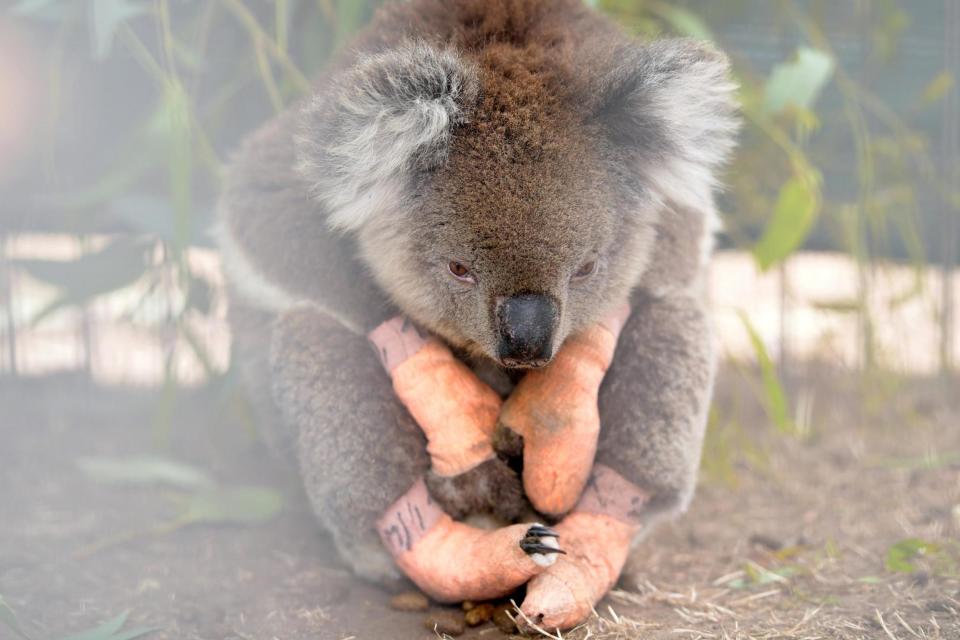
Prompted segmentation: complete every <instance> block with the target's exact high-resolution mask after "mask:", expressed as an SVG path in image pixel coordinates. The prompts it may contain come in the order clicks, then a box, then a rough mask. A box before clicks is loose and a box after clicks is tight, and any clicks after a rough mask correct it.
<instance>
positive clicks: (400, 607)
mask: <svg viewBox="0 0 960 640" xmlns="http://www.w3.org/2000/svg"><path fill="white" fill-rule="evenodd" d="M390 608H391V609H394V610H396V611H426V610H427V609H429V608H430V601H429V600H427V596H425V595H423V594H422V593H420V592H419V591H404V592H403V593H398V594H397V595H395V596H393V597H392V598H390Z"/></svg>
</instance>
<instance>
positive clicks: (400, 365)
mask: <svg viewBox="0 0 960 640" xmlns="http://www.w3.org/2000/svg"><path fill="white" fill-rule="evenodd" d="M368 337H369V338H370V341H371V342H372V343H373V345H374V347H375V348H376V350H377V353H378V354H379V356H380V361H381V362H382V363H383V366H384V368H385V369H386V370H387V372H388V373H389V374H390V377H391V379H392V380H393V389H394V392H395V393H396V394H397V397H398V398H399V399H400V401H401V402H403V404H404V406H406V407H407V410H408V411H409V412H410V415H411V416H413V419H414V420H415V421H416V422H417V424H418V425H420V428H421V429H422V430H423V433H424V435H425V436H426V437H427V452H428V453H429V454H430V459H431V462H432V466H433V471H434V473H436V474H437V475H440V476H444V477H452V476H456V475H459V474H461V473H464V472H466V471H469V470H470V469H472V468H474V467H476V466H477V465H479V464H481V463H482V462H484V461H486V460H489V459H491V458H493V457H494V451H493V447H492V446H491V444H490V441H491V437H492V435H493V430H494V428H495V427H496V424H497V416H498V415H499V413H500V407H501V405H502V400H501V399H500V396H499V395H497V393H496V392H495V391H494V390H493V389H491V388H490V387H488V386H487V385H486V384H484V383H483V382H482V381H481V380H480V379H479V378H477V376H476V375H474V373H473V372H472V371H470V369H468V368H467V366H466V365H465V364H463V363H462V362H461V361H459V360H457V359H456V358H455V357H454V355H453V354H452V353H451V352H450V349H448V348H447V347H446V346H445V345H444V344H443V343H441V342H440V341H439V340H437V339H436V338H433V337H431V336H427V335H423V334H421V333H420V332H419V331H418V330H417V328H416V327H415V326H414V325H413V324H411V323H410V322H408V321H406V320H405V319H404V318H401V317H396V318H393V319H391V320H388V321H386V322H384V323H383V324H381V325H380V326H378V327H377V328H376V329H374V330H373V331H371V332H370V334H369V336H368Z"/></svg>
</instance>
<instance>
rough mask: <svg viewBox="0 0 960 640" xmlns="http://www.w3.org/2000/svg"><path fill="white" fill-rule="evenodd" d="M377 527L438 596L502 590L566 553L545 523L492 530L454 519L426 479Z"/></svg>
mask: <svg viewBox="0 0 960 640" xmlns="http://www.w3.org/2000/svg"><path fill="white" fill-rule="evenodd" d="M377 528H378V531H379V533H380V539H381V540H382V541H383V544H384V546H385V547H386V548H387V549H388V550H389V551H390V553H391V554H392V555H393V558H394V561H395V562H396V563H397V566H398V567H400V569H401V570H402V571H403V572H404V573H405V574H406V575H407V577H409V578H410V579H411V580H412V581H413V582H414V583H415V584H416V585H417V586H418V587H419V588H420V589H421V590H423V592H424V593H426V594H427V595H429V596H430V597H431V598H433V599H434V600H436V601H438V602H460V601H463V600H486V599H490V598H496V597H500V596H503V595H505V594H507V593H510V592H511V591H513V590H514V589H516V588H517V587H518V586H520V585H521V584H524V583H525V582H527V581H528V580H529V579H530V578H531V577H533V576H535V575H537V574H539V573H541V572H542V571H544V570H545V569H547V568H548V567H550V566H552V565H553V564H554V563H555V562H556V559H557V557H558V556H560V555H562V554H563V553H564V551H563V550H561V549H560V544H559V541H558V535H557V533H556V532H555V531H554V530H553V529H550V528H549V527H545V526H543V525H541V524H536V523H535V524H518V525H512V526H509V527H503V528H501V529H495V530H491V531H488V530H484V529H477V528H474V527H471V526H468V525H465V524H463V523H460V522H456V521H454V520H453V519H452V518H450V516H448V515H447V514H445V513H444V512H443V511H442V510H441V509H440V508H439V506H438V505H437V504H436V503H435V502H433V501H432V500H431V499H430V495H429V493H428V492H427V487H426V485H425V483H424V482H423V480H422V479H421V480H418V481H417V482H416V483H415V484H414V485H413V487H412V488H411V489H410V490H409V491H408V492H407V493H406V494H404V495H403V496H402V497H401V498H400V499H399V500H397V501H396V502H395V503H394V504H393V505H391V506H390V508H389V509H387V511H386V512H385V513H384V515H383V517H382V518H381V519H380V521H379V522H378V523H377Z"/></svg>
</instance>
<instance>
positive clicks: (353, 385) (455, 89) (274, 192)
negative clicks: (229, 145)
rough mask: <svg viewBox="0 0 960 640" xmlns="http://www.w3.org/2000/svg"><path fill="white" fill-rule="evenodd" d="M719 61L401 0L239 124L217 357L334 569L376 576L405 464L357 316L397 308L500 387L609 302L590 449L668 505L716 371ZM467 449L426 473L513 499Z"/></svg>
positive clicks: (723, 151)
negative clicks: (231, 371)
mask: <svg viewBox="0 0 960 640" xmlns="http://www.w3.org/2000/svg"><path fill="white" fill-rule="evenodd" d="M728 72H729V69H728V63H727V61H726V59H725V58H724V56H723V55H722V54H720V53H718V52H717V51H715V50H713V49H712V48H710V47H709V46H706V45H704V44H702V43H697V42H692V41H686V40H663V41H656V42H651V43H642V42H638V41H636V40H634V39H632V38H631V37H629V36H627V35H626V34H624V33H623V32H622V31H621V30H620V29H619V28H618V27H617V26H616V25H614V24H613V23H612V22H611V21H609V20H608V19H606V18H605V17H603V16H601V15H600V14H598V13H596V12H595V11H593V10H591V9H589V8H588V7H586V6H584V4H583V3H582V2H581V1H580V0H407V1H403V2H394V3H392V4H388V5H386V6H384V7H382V8H381V9H380V10H379V11H378V12H377V14H376V16H375V17H374V19H373V21H372V23H371V24H370V25H369V26H368V27H367V28H366V30H365V31H363V32H362V33H361V34H359V35H358V36H357V38H356V39H355V40H354V41H353V43H352V44H351V46H349V47H348V48H347V49H346V50H345V51H344V52H343V53H342V54H340V56H339V58H338V59H337V60H336V61H335V62H334V63H333V64H332V66H331V67H330V68H329V70H328V71H326V72H325V73H324V74H323V76H322V77H320V78H319V79H318V80H317V82H316V84H315V88H314V90H313V92H312V94H311V95H309V96H307V97H306V98H304V99H303V100H301V101H300V102H299V103H297V104H295V105H293V106H291V107H290V108H289V109H288V110H287V111H286V112H284V113H282V114H280V115H278V116H277V117H276V118H274V119H273V120H272V121H270V122H268V123H267V124H265V125H264V126H263V127H262V128H261V129H260V130H259V131H257V132H256V133H254V134H253V135H252V136H250V137H249V139H247V140H246V141H245V142H244V144H243V145H242V147H241V149H240V150H239V152H238V153H237V155H236V156H235V158H234V159H233V161H232V164H231V166H230V168H229V171H228V173H227V176H226V181H225V188H224V191H223V195H222V200H221V205H220V209H219V232H218V237H219V244H220V248H221V250H222V256H223V267H224V271H225V276H226V279H227V283H228V291H229V298H230V312H229V313H230V322H231V326H232V331H233V344H234V358H235V361H236V362H237V363H238V366H239V368H240V370H241V372H242V375H243V378H244V380H245V383H246V385H247V387H248V389H249V391H250V393H251V395H252V396H253V398H254V400H255V403H256V406H257V407H258V411H260V413H261V417H260V419H261V421H262V423H263V425H264V431H265V432H266V436H267V438H268V440H269V441H270V443H271V445H272V446H273V447H274V448H275V449H277V450H278V451H280V452H281V454H283V455H289V457H290V459H291V460H294V461H295V462H296V464H297V465H299V471H300V474H301V476H302V478H303V485H304V487H305V490H306V494H307V496H308V497H309V500H310V502H311V505H312V507H313V509H314V511H315V512H316V515H317V518H318V520H319V522H320V523H321V525H322V527H324V528H325V529H326V530H327V531H328V532H329V533H330V535H331V536H332V538H333V540H334V543H335V545H336V547H337V550H338V552H339V553H340V555H341V556H342V558H343V560H344V562H345V563H347V564H348V565H349V566H350V567H351V568H352V569H353V570H354V571H355V572H356V573H357V574H359V575H360V576H363V577H365V578H368V579H371V580H374V581H377V582H380V583H383V584H390V583H393V582H395V581H397V580H399V579H401V575H400V573H399V571H398V569H397V567H396V566H395V564H394V562H393V560H392V559H391V557H390V555H389V554H388V553H387V552H386V551H385V549H384V548H383V545H382V544H381V541H380V539H379V537H378V535H377V531H376V530H375V524H374V523H375V522H376V520H377V518H379V517H380V515H381V514H382V513H383V512H384V510H385V509H387V507H388V506H389V505H391V504H392V503H393V502H394V501H395V500H396V499H397V497H398V496H400V495H401V494H403V493H404V492H405V491H407V489H408V488H409V487H410V486H411V485H412V484H413V483H414V482H415V481H416V479H417V478H420V477H422V476H424V475H426V474H428V469H429V459H428V457H427V454H426V452H425V450H424V446H425V441H424V436H423V434H422V433H421V432H420V430H419V429H418V428H417V425H416V424H415V423H414V421H413V419H412V418H411V416H410V415H409V414H408V412H407V411H406V410H405V408H404V407H403V405H402V404H400V403H399V402H398V400H397V398H396V397H395V395H394V393H393V389H392V387H391V384H390V379H389V377H388V376H387V375H386V373H385V372H384V370H383V368H382V367H381V365H380V362H379V360H378V357H377V354H376V353H375V352H374V350H373V349H372V348H371V345H370V344H369V342H368V340H367V338H366V335H367V333H368V332H369V331H370V330H371V329H372V328H374V327H376V326H377V325H379V324H380V323H381V322H383V321H384V320H386V319H388V318H391V317H393V316H396V315H398V314H402V315H404V316H406V317H407V318H409V319H410V321H411V322H413V323H415V324H416V325H417V326H418V327H420V328H422V330H424V331H426V332H429V333H430V334H431V335H433V336H436V337H437V338H439V339H440V340H442V341H443V342H444V343H446V344H447V345H449V346H450V348H451V349H452V350H453V351H454V353H455V354H456V355H457V357H458V358H460V359H461V360H462V361H463V362H464V363H466V364H467V365H468V366H469V367H471V368H472V369H473V370H474V371H475V372H476V373H477V375H479V376H480V377H481V378H482V379H483V380H484V381H486V382H487V383H488V384H490V385H491V386H492V387H493V388H494V389H496V390H497V391H498V392H499V393H500V394H502V395H507V394H509V392H510V390H511V389H512V388H513V386H514V385H515V384H516V383H517V381H518V380H520V379H521V378H522V377H523V376H524V375H526V373H527V372H528V371H530V370H531V369H533V368H536V367H542V366H544V365H546V364H548V363H549V362H550V360H551V358H552V356H553V354H555V353H556V351H557V350H558V348H559V346H560V345H562V344H563V343H564V340H565V339H566V338H567V337H568V336H569V335H571V334H572V333H573V332H576V331H578V330H579V329H581V328H583V327H586V326H588V325H590V324H592V323H594V322H596V321H597V320H598V319H599V318H601V317H602V316H603V314H605V313H607V312H608V311H609V310H611V309H612V308H614V307H615V306H617V305H623V304H624V303H625V302H626V303H629V305H630V308H631V314H630V316H629V319H628V320H627V322H626V325H625V326H624V327H623V330H622V332H621V334H620V337H619V343H618V344H617V348H616V352H615V356H614V360H613V363H612V365H611V366H610V368H609V370H608V371H607V373H606V376H605V378H604V381H603V384H602V387H601V388H600V395H599V410H600V418H601V431H600V435H599V442H598V446H597V454H596V460H597V462H599V463H602V464H604V465H606V466H607V467H609V468H611V469H613V470H615V471H616V472H617V473H618V474H620V475H621V476H623V477H624V478H626V479H627V480H629V481H630V482H632V483H633V484H635V485H636V486H638V487H641V488H642V489H643V490H644V491H645V492H646V493H647V494H648V495H650V496H652V499H651V500H649V502H647V503H646V504H645V505H644V513H643V516H644V518H645V520H646V521H647V522H656V521H658V520H661V519H663V518H666V517H671V516H674V515H676V514H678V513H680V512H682V511H683V510H684V509H685V508H686V506H687V505H688V503H689V501H690V499H691V496H692V493H693V489H694V485H695V478H696V471H697V467H698V464H699V458H700V450H701V443H702V439H703V433H704V428H705V423H706V415H707V410H708V406H709V403H710V398H711V392H712V385H713V377H714V369H715V364H714V347H713V342H712V340H713V338H712V333H711V329H710V323H709V322H708V319H707V315H706V314H705V311H704V301H703V292H702V286H701V285H702V280H703V275H704V272H705V268H706V265H707V260H708V257H709V254H710V251H711V247H712V237H713V234H714V232H715V230H716V229H717V227H718V222H717V214H716V208H715V204H714V192H715V190H716V188H717V186H718V184H717V179H716V174H717V171H718V170H719V169H720V168H721V167H722V165H723V164H724V162H725V161H726V159H727V158H728V155H729V154H730V152H731V150H732V148H733V146H734V143H735V138H736V132H737V128H738V121H737V117H736V107H735V104H734V99H733V93H734V89H735V87H734V85H733V84H732V82H731V81H730V79H729V77H728ZM503 440H506V441H509V440H510V438H503ZM513 444H514V445H515V443H513ZM505 448H511V447H509V446H507V447H505ZM485 466H486V467H487V468H478V469H477V470H476V475H474V476H470V475H467V476H465V477H460V478H456V479H455V480H454V481H451V482H447V483H444V482H440V481H437V482H434V483H431V484H430V485H429V486H430V489H431V491H432V492H433V493H434V497H435V498H436V499H437V500H439V501H440V502H441V504H442V505H443V506H444V507H445V508H446V509H447V510H448V512H450V513H451V514H456V515H455V517H460V516H463V515H466V514H468V513H469V512H472V511H482V510H484V509H493V510H495V511H496V509H497V507H496V505H497V504H498V503H507V504H508V505H509V507H508V508H505V509H503V511H504V512H506V514H507V515H508V516H510V517H514V518H515V517H516V516H517V514H518V513H519V512H520V508H521V506H520V504H519V503H518V500H519V501H522V495H520V493H521V491H520V489H518V488H517V487H518V486H519V485H517V483H516V477H515V472H514V470H513V469H512V468H510V466H509V464H506V463H504V462H503V461H501V460H499V459H498V460H495V461H492V462H491V464H490V465H485ZM501 515H503V514H502V513H501Z"/></svg>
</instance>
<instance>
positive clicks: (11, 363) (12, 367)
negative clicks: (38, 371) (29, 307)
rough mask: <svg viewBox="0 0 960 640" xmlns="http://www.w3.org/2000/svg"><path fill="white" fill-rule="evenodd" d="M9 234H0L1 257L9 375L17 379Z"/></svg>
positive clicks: (15, 328)
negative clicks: (4, 290) (4, 289)
mask: <svg viewBox="0 0 960 640" xmlns="http://www.w3.org/2000/svg"><path fill="white" fill-rule="evenodd" d="M8 237H9V236H8V235H7V234H0V255H2V258H3V273H4V277H5V280H6V282H5V283H4V284H5V288H6V296H5V297H6V300H5V301H4V307H5V310H6V321H7V322H6V325H7V326H6V330H5V331H4V333H5V334H6V335H5V337H6V339H7V340H6V341H7V349H6V351H7V373H9V374H10V375H11V376H12V377H14V378H16V377H17V327H16V326H15V324H14V318H15V316H14V312H13V299H14V290H13V265H12V264H11V261H10V247H9V245H8V242H7V239H8Z"/></svg>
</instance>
